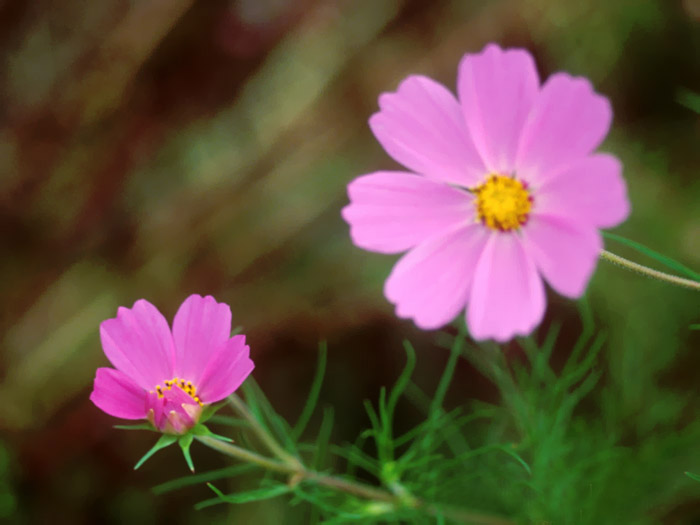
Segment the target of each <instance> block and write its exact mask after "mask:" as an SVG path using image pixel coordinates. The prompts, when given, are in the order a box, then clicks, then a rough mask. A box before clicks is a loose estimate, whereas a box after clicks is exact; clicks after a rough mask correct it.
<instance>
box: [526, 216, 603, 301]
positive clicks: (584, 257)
mask: <svg viewBox="0 0 700 525" xmlns="http://www.w3.org/2000/svg"><path fill="white" fill-rule="evenodd" d="M523 237H524V241H523V244H524V246H525V248H526V250H527V251H528V253H529V254H530V255H531V256H532V257H533V258H534V260H535V264H536V265H537V268H538V269H539V270H540V272H541V273H542V275H543V276H544V278H545V279H546V280H547V282H548V283H549V284H550V286H551V287H552V288H554V289H555V290H556V291H557V292H559V293H560V294H562V295H565V296H566V297H571V298H577V297H581V295H583V292H584V291H585V290H586V285H587V284H588V281H589V280H590V278H591V274H592V273H593V270H594V269H595V265H596V262H597V260H598V255H600V250H601V249H602V248H603V243H602V240H601V238H600V234H599V233H598V230H596V229H595V228H594V227H593V226H580V225H576V224H575V223H573V222H569V221H567V220H566V219H562V218H561V217H556V216H547V215H539V214H537V215H533V216H531V217H530V220H529V221H528V223H527V226H526V227H525V228H523Z"/></svg>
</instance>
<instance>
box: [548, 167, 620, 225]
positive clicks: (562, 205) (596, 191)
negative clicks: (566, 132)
mask: <svg viewBox="0 0 700 525" xmlns="http://www.w3.org/2000/svg"><path fill="white" fill-rule="evenodd" d="M535 204H536V210H537V212H541V213H544V214H546V215H559V216H561V217H567V218H571V219H573V220H575V221H576V222H578V223H583V224H590V225H592V226H596V227H598V228H611V227H613V226H617V225H618V224H620V223H621V222H623V221H624V220H625V219H626V218H627V216H628V215H629V212H630V205H629V201H628V199H627V187H626V185H625V180H624V179H623V178H622V164H620V161H619V160H617V159H616V158H615V157H613V156H612V155H607V154H598V155H591V156H588V157H586V158H584V159H583V160H580V161H578V162H576V163H575V164H573V165H572V166H571V167H569V168H567V169H565V170H563V171H560V172H559V173H558V174H555V175H554V176H553V177H551V178H548V179H547V180H546V181H545V182H543V183H542V186H541V187H540V188H539V189H538V190H537V194H536V197H535Z"/></svg>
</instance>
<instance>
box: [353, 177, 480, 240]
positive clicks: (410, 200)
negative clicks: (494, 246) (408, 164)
mask: <svg viewBox="0 0 700 525" xmlns="http://www.w3.org/2000/svg"><path fill="white" fill-rule="evenodd" d="M348 195H349V197H350V205H348V206H346V207H345V208H344V209H343V212H342V215H343V218H344V219H345V220H346V221H347V222H348V224H350V237H351V238H352V240H353V242H354V243H355V245H357V246H359V247H360V248H364V249H366V250H372V251H375V252H381V253H397V252H402V251H405V250H408V249H409V248H413V247H414V246H415V245H416V244H418V243H419V242H421V241H424V240H426V239H429V238H430V237H434V236H436V235H439V234H442V233H444V232H446V231H449V230H451V229H454V228H455V227H456V226H459V225H460V224H467V223H469V222H472V221H473V220H474V217H475V213H476V212H475V210H474V207H473V204H472V200H473V198H472V196H471V195H469V194H468V193H466V192H464V191H461V190H458V189H456V188H453V187H451V186H448V185H447V184H444V183H442V182H436V181H432V180H430V179H426V178H425V177H421V176H419V175H413V174H410V173H405V172H390V171H379V172H376V173H372V174H369V175H363V176H361V177H358V178H356V179H355V180H354V181H352V182H351V183H350V184H349V185H348Z"/></svg>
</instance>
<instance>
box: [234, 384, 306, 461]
mask: <svg viewBox="0 0 700 525" xmlns="http://www.w3.org/2000/svg"><path fill="white" fill-rule="evenodd" d="M228 402H229V403H230V404H231V406H232V407H233V408H234V410H236V412H238V413H239V414H240V415H241V416H243V418H245V420H246V421H248V423H250V426H251V428H252V429H253V432H255V433H256V434H257V435H258V437H259V438H260V440H261V441H262V442H263V443H264V444H265V446H266V447H267V448H268V450H269V451H270V452H272V453H273V454H274V455H275V456H277V457H278V458H279V459H281V460H282V461H284V462H286V463H297V464H299V460H298V459H297V458H295V457H294V456H293V455H291V454H290V453H289V452H287V451H286V450H284V449H283V448H282V447H281V446H280V445H279V443H277V441H276V440H275V438H273V437H272V436H271V435H270V434H269V432H267V431H266V430H265V429H264V428H263V427H262V425H260V423H259V422H258V420H257V419H256V418H255V417H254V416H253V414H251V413H250V410H248V407H247V406H246V404H245V403H244V402H243V400H242V399H241V398H240V397H238V396H237V395H236V394H231V395H230V396H228ZM241 450H243V449H241ZM260 457H262V456H260Z"/></svg>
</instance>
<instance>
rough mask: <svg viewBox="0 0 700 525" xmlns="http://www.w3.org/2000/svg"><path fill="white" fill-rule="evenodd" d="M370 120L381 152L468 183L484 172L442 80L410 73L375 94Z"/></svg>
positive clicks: (429, 174) (440, 176) (449, 179)
mask: <svg viewBox="0 0 700 525" xmlns="http://www.w3.org/2000/svg"><path fill="white" fill-rule="evenodd" d="M379 107H380V111H379V113H375V114H374V115H372V117H371V118H370V120H369V125H370V127H371V128H372V131H373V132H374V135H375V136H376V137H377V140H378V141H379V142H380V143H381V145H382V146H383V147H384V149H385V150H386V152H387V153H388V154H389V155H391V156H392V157H393V158H394V159H395V160H396V161H398V162H400V163H401V164H403V165H404V166H406V167H407V168H409V169H411V170H413V171H415V172H416V173H420V174H421V175H425V176H427V177H430V178H433V179H437V180H442V181H446V182H450V183H453V184H458V185H462V186H471V185H473V184H475V183H477V182H478V181H479V180H480V179H481V177H482V176H483V174H484V166H483V162H482V161H481V158H480V157H479V154H478V153H477V152H476V149H475V148H474V145H473V143H472V140H471V138H470V137H469V133H468V131H467V128H466V126H465V123H464V118H463V117H462V112H461V109H460V107H459V104H458V103H457V100H456V99H455V97H454V96H453V95H452V93H450V92H449V91H448V90H447V89H446V88H445V87H444V86H443V85H441V84H438V83H437V82H435V81H434V80H431V79H429V78H427V77H423V76H410V77H408V78H407V79H406V80H404V81H403V82H401V84H400V85H399V89H398V90H397V92H396V93H385V94H383V95H382V96H381V97H379Z"/></svg>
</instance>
